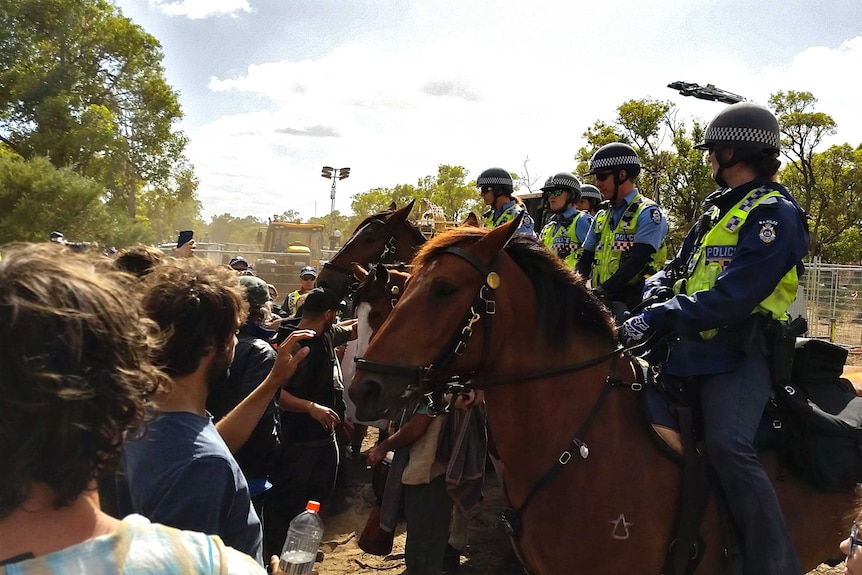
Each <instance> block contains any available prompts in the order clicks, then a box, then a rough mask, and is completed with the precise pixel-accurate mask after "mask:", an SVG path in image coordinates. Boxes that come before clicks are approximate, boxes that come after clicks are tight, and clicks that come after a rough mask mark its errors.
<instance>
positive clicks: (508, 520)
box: [501, 346, 645, 573]
mask: <svg viewBox="0 0 862 575" xmlns="http://www.w3.org/2000/svg"><path fill="white" fill-rule="evenodd" d="M619 357H625V358H626V359H627V360H628V361H629V363H630V365H632V366H633V367H634V368H635V369H634V372H635V377H636V378H637V381H633V382H626V381H623V380H622V379H621V378H620V377H618V376H617V375H616V367H617V358H619ZM608 359H610V362H611V365H610V369H609V370H608V375H607V377H606V378H605V384H604V385H603V386H602V390H601V391H600V392H599V396H598V397H597V398H596V401H595V403H593V407H592V409H590V412H589V413H588V414H587V417H586V418H585V419H584V421H583V422H582V423H581V425H580V427H578V431H577V433H576V434H575V437H574V438H573V439H572V440H571V442H570V443H571V445H572V446H573V448H574V449H572V448H566V449H565V450H563V452H562V453H561V454H560V456H559V457H557V460H556V461H555V462H554V463H553V465H552V466H551V467H550V469H548V471H546V472H545V474H544V475H542V477H541V479H539V481H537V482H536V483H535V484H534V485H533V487H532V489H530V491H529V492H528V493H527V496H526V497H525V498H524V500H523V501H522V502H521V505H519V506H518V507H517V508H514V507H508V508H506V509H504V510H503V514H502V521H503V525H504V526H505V528H506V531H507V532H508V534H509V538H510V539H511V540H512V543H513V544H514V546H515V550H516V552H517V554H518V558H519V559H520V561H521V564H522V565H523V566H524V568H525V569H526V571H527V572H528V573H532V571H531V570H530V568H529V565H528V564H527V561H526V558H525V557H524V553H523V551H522V550H521V543H520V541H521V539H520V538H521V533H522V526H523V525H522V523H523V516H524V511H525V510H526V509H527V506H528V505H529V504H530V503H531V502H532V501H533V499H534V498H535V497H536V496H537V495H538V494H539V493H541V492H542V491H544V490H545V489H547V488H548V486H550V485H551V483H552V482H553V480H554V478H556V477H557V475H559V473H560V471H562V470H563V468H564V467H565V466H566V465H567V464H568V463H569V461H571V460H572V451H575V449H576V450H577V453H578V455H579V456H580V458H581V459H587V457H589V456H590V448H589V447H588V446H587V444H586V443H585V442H584V436H585V435H586V434H587V430H589V428H590V426H591V425H592V424H593V421H594V420H595V418H596V416H597V415H598V414H599V411H601V408H602V406H603V405H604V403H605V400H606V399H607V397H608V394H609V393H610V391H611V389H614V388H622V387H625V388H628V389H630V390H631V391H635V392H638V391H641V390H642V389H643V386H644V383H645V382H644V375H643V370H641V369H638V366H637V365H636V364H635V363H634V361H635V360H634V356H632V355H631V353H630V348H626V347H622V346H620V347H617V348H616V349H615V350H614V351H612V352H610V353H609V354H605V355H602V356H599V357H598V358H595V359H592V360H588V361H585V362H581V363H580V364H574V365H572V366H566V367H564V368H560V369H556V370H548V372H553V373H567V372H573V371H578V370H579V369H586V368H587V367H592V366H594V365H598V364H600V363H602V362H604V361H607V360H608ZM573 368H574V369H573ZM501 383H508V382H501ZM503 464H504V465H505V461H504V462H503ZM502 484H503V493H504V495H505V496H506V500H507V501H510V502H511V501H512V498H511V497H510V496H509V492H508V489H506V483H505V481H502Z"/></svg>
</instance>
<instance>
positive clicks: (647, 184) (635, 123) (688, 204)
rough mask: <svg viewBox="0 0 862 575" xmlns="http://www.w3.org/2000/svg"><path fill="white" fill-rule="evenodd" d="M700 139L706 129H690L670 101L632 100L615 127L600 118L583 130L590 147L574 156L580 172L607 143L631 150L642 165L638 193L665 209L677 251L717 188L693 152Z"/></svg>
mask: <svg viewBox="0 0 862 575" xmlns="http://www.w3.org/2000/svg"><path fill="white" fill-rule="evenodd" d="M702 137H703V128H702V126H701V125H700V124H699V123H698V122H694V123H693V125H692V128H691V130H689V129H688V128H687V126H686V123H685V122H683V121H680V120H678V119H677V118H676V114H675V112H674V106H673V104H671V103H670V102H659V101H654V100H650V99H643V100H629V101H627V102H624V103H623V104H621V105H620V106H619V108H617V117H616V119H615V121H614V123H613V124H608V123H606V122H604V121H602V120H598V121H596V122H595V123H594V124H593V125H592V126H590V127H589V128H587V130H586V132H584V139H585V140H586V141H587V144H586V145H585V146H584V147H582V148H581V149H579V150H578V152H577V154H576V156H575V160H576V161H578V168H577V170H576V171H577V173H584V172H586V171H588V170H589V165H588V162H589V159H590V158H591V157H592V155H593V154H594V153H595V151H596V150H598V149H599V148H600V147H601V146H604V145H605V144H610V143H613V142H623V143H625V144H628V145H630V146H632V148H634V150H635V151H636V152H637V154H638V158H639V160H640V163H641V173H640V175H639V176H638V180H637V186H638V189H639V190H640V191H641V192H642V193H643V194H645V195H647V196H648V197H651V198H652V199H654V200H655V201H656V202H657V203H658V204H659V205H660V206H661V207H662V210H663V211H664V212H665V215H666V216H667V218H668V223H669V226H670V232H669V242H670V244H671V246H673V247H677V246H679V245H680V243H679V242H680V241H681V239H682V238H683V237H684V236H685V234H686V232H687V231H688V229H689V228H690V227H691V226H692V225H693V224H694V221H695V220H696V219H697V217H698V216H699V215H700V211H701V210H700V206H701V202H702V201H703V199H704V198H705V197H706V195H707V194H708V193H709V192H711V191H712V190H714V189H715V183H714V182H713V181H712V175H711V171H710V169H709V167H708V165H707V164H706V163H705V161H704V157H703V152H701V151H699V150H696V149H694V144H695V142H697V141H699V140H700V139H701V138H702Z"/></svg>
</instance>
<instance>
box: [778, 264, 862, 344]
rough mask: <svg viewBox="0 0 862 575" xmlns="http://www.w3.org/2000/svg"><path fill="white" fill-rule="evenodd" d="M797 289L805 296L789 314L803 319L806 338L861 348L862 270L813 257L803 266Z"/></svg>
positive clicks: (799, 298)
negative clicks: (806, 326)
mask: <svg viewBox="0 0 862 575" xmlns="http://www.w3.org/2000/svg"><path fill="white" fill-rule="evenodd" d="M800 289H801V290H802V292H803V294H804V297H797V301H796V302H795V304H794V306H793V307H792V308H791V311H790V314H791V315H792V316H797V315H804V316H805V317H806V319H807V320H808V337H816V338H820V339H827V340H829V341H832V342H835V343H838V344H841V345H843V346H845V347H849V348H857V347H860V346H862V298H860V297H859V292H860V291H862V267H860V266H847V265H838V264H830V263H824V262H822V261H820V260H819V259H817V258H815V259H814V260H813V261H811V262H810V263H808V264H806V266H805V275H804V276H802V280H801V281H800ZM803 302H804V304H803ZM800 304H802V305H800Z"/></svg>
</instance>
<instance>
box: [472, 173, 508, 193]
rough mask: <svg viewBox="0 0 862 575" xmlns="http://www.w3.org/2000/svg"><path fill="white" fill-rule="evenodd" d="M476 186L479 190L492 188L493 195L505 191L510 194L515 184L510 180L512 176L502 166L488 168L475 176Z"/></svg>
mask: <svg viewBox="0 0 862 575" xmlns="http://www.w3.org/2000/svg"><path fill="white" fill-rule="evenodd" d="M476 186H478V188H479V189H480V190H483V191H484V190H486V189H488V188H493V189H494V195H495V196H497V195H500V194H501V193H506V194H509V195H511V194H512V191H513V190H514V187H515V184H514V182H512V176H511V175H510V174H509V172H507V171H506V170H504V169H503V168H488V169H487V170H485V171H484V172H482V173H481V174H479V177H478V178H476Z"/></svg>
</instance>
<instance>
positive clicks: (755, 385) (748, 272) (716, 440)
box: [622, 102, 808, 575]
mask: <svg viewBox="0 0 862 575" xmlns="http://www.w3.org/2000/svg"><path fill="white" fill-rule="evenodd" d="M780 138H781V134H780V132H779V128H778V121H777V120H776V119H775V116H773V115H772V113H771V112H770V111H769V110H767V109H766V108H763V107H761V106H758V105H755V104H751V103H747V102H745V103H740V104H733V105H731V106H728V107H727V108H725V109H724V110H723V111H722V112H720V113H719V114H718V115H717V116H716V117H715V118H714V119H713V120H712V122H711V123H710V125H709V127H708V128H707V130H706V135H705V138H704V141H703V143H701V144H699V145H698V146H697V147H698V148H700V149H703V150H707V152H708V159H709V163H710V165H711V166H712V174H713V178H714V179H715V181H716V182H717V183H718V185H719V186H721V189H720V190H717V191H716V192H713V193H712V194H710V195H709V196H708V197H707V198H706V200H705V201H704V207H705V210H706V211H705V213H704V215H703V217H701V218H700V220H699V221H698V222H697V224H696V225H695V226H694V227H693V228H692V229H691V230H690V231H689V233H688V236H687V237H686V239H685V242H684V244H683V246H682V249H681V250H680V252H679V254H677V256H676V258H675V259H674V260H673V261H672V262H671V263H670V264H669V265H668V266H667V267H666V268H665V269H664V270H663V271H661V272H659V273H657V274H656V275H654V276H653V277H651V278H649V280H647V282H646V290H645V294H644V295H645V297H647V296H648V295H649V294H653V293H656V292H657V291H659V290H665V292H666V293H667V295H670V296H672V297H670V299H668V300H667V301H665V302H664V303H660V304H656V305H652V306H650V307H648V308H647V309H646V310H644V311H643V312H642V313H640V314H639V315H636V316H634V317H632V318H630V319H628V320H627V321H626V322H625V324H624V325H623V328H622V334H623V338H624V340H626V341H627V342H632V341H644V340H645V338H647V337H649V336H650V335H651V334H672V335H674V336H676V337H678V338H679V339H678V341H675V342H674V343H673V344H672V346H671V349H670V353H669V356H668V359H667V362H666V364H665V367H664V370H663V373H664V377H665V381H666V383H667V384H672V385H678V386H685V385H686V384H687V383H696V387H693V389H697V390H698V391H699V394H700V403H701V408H702V411H703V424H704V433H705V440H706V451H707V453H709V459H710V462H711V464H712V468H713V470H714V471H715V474H716V475H717V477H718V480H719V483H720V484H721V488H722V491H723V492H724V495H725V497H726V500H727V503H728V506H729V507H730V512H731V514H732V516H733V520H734V524H735V525H736V526H737V527H738V528H739V530H740V533H741V536H742V547H743V549H745V550H746V553H745V557H744V559H743V562H744V573H758V574H766V575H768V574H785V573H801V572H802V569H801V567H800V565H799V561H798V559H797V557H796V553H795V551H794V548H793V542H792V541H791V540H790V535H789V534H788V531H787V528H786V527H785V525H784V521H783V519H782V516H781V509H780V508H779V506H778V501H777V499H776V496H775V492H774V490H773V488H772V485H771V483H770V481H769V478H768V477H767V475H766V472H765V471H764V470H763V467H762V466H761V464H760V462H759V461H758V458H757V451H756V449H755V445H754V436H755V432H756V431H757V427H758V423H759V422H760V418H761V415H762V413H763V409H764V407H765V406H766V404H767V401H768V399H769V395H770V391H771V381H770V370H769V362H768V357H767V354H766V353H765V351H764V349H765V347H766V336H765V335H764V330H765V328H766V327H768V324H769V323H771V322H775V321H776V320H780V319H783V318H786V316H787V310H788V309H789V308H790V304H791V303H792V302H793V300H794V299H795V297H796V288H797V285H798V283H799V275H800V274H801V273H802V272H803V265H802V258H803V257H805V255H806V253H807V252H808V229H807V225H806V221H805V214H804V212H803V211H802V209H801V208H800V207H799V205H798V204H797V203H796V200H795V199H794V198H793V197H792V196H791V195H790V194H789V193H788V192H787V190H785V189H784V188H783V187H782V186H781V185H779V184H777V183H775V182H774V181H773V178H774V176H775V174H776V172H777V171H778V168H779V166H780V165H781V162H780V161H779V160H778V153H779V142H780ZM670 290H672V291H670Z"/></svg>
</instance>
